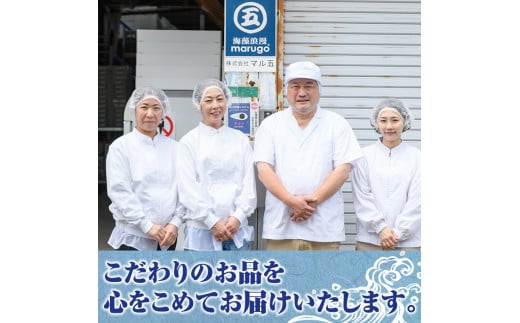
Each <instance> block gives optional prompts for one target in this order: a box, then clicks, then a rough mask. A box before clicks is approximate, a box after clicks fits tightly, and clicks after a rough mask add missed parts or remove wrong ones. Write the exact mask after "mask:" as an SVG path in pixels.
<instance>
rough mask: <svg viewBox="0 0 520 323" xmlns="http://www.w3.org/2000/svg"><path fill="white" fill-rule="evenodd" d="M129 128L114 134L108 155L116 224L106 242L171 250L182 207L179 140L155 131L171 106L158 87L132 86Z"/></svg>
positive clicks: (109, 189)
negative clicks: (131, 123) (132, 116)
mask: <svg viewBox="0 0 520 323" xmlns="http://www.w3.org/2000/svg"><path fill="white" fill-rule="evenodd" d="M126 109H132V110H135V122H136V126H135V129H133V131H131V132H129V133H127V134H125V135H123V136H121V137H119V138H117V139H116V140H115V141H114V142H113V143H112V144H111V145H110V147H109V150H108V154H107V160H106V176H107V193H108V197H109V198H110V200H111V202H112V203H111V204H110V206H109V209H110V212H111V213H112V215H113V217H114V220H115V227H114V230H113V231H112V234H111V235H110V238H109V240H108V244H109V245H110V246H112V247H113V248H114V249H117V250H166V249H167V250H175V246H176V244H177V233H178V228H179V226H180V224H181V223H182V213H183V208H182V205H180V204H179V203H178V202H179V201H178V195H177V176H176V172H175V169H176V163H177V162H176V158H177V153H178V150H177V149H178V145H179V144H178V143H177V142H176V141H175V140H173V139H171V138H168V137H166V136H164V135H163V134H161V133H159V130H158V126H159V124H160V123H161V121H162V120H163V118H164V116H165V114H166V113H167V112H169V110H170V103H169V101H168V97H167V96H166V95H165V93H164V92H163V91H162V90H160V89H157V88H153V87H143V88H138V89H135V90H134V91H133V93H132V95H131V96H130V98H129V100H128V102H127V104H126Z"/></svg>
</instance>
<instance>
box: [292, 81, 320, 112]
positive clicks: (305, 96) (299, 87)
mask: <svg viewBox="0 0 520 323" xmlns="http://www.w3.org/2000/svg"><path fill="white" fill-rule="evenodd" d="M319 100H320V91H319V86H318V83H317V82H316V81H315V80H311V79H304V78H300V79H294V80H291V81H289V83H288V84H287V101H288V102H289V104H290V105H291V107H292V108H293V112H294V113H296V114H300V115H308V114H312V113H314V112H315V111H316V109H317V108H318V101H319Z"/></svg>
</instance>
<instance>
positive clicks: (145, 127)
mask: <svg viewBox="0 0 520 323" xmlns="http://www.w3.org/2000/svg"><path fill="white" fill-rule="evenodd" d="M162 115H163V108H162V105H161V103H159V101H157V100H156V99H155V98H147V99H144V100H142V101H141V102H139V104H138V105H137V106H136V107H135V122H136V126H135V128H136V129H137V130H138V131H139V132H141V133H142V134H145V135H147V136H149V137H151V138H153V137H155V135H156V134H157V127H158V126H159V123H161V118H162Z"/></svg>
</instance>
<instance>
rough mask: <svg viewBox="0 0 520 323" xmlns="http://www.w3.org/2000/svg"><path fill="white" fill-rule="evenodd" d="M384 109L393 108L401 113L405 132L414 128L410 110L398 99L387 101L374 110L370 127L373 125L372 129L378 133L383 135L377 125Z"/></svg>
mask: <svg viewBox="0 0 520 323" xmlns="http://www.w3.org/2000/svg"><path fill="white" fill-rule="evenodd" d="M384 108H392V109H395V110H396V111H397V112H399V114H400V115H401V117H402V118H403V123H404V128H403V132H405V131H406V130H409V129H411V128H412V122H413V115H412V113H411V112H410V110H409V109H408V108H407V107H405V106H404V104H403V102H401V101H400V100H398V99H385V100H383V101H381V102H380V103H379V104H378V105H377V106H376V107H375V108H374V109H373V110H372V116H371V118H370V125H372V128H374V130H375V131H376V132H377V133H379V134H380V133H381V131H380V130H379V126H378V125H377V118H378V117H379V113H380V112H381V110H383V109H384Z"/></svg>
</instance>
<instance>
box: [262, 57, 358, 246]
mask: <svg viewBox="0 0 520 323" xmlns="http://www.w3.org/2000/svg"><path fill="white" fill-rule="evenodd" d="M285 83H286V91H287V101H288V102H289V107H288V108H287V109H285V110H283V111H280V112H277V113H274V114H272V115H271V116H269V117H268V118H266V119H265V120H264V121H263V122H262V124H261V125H260V127H259V129H258V131H257V133H256V136H255V146H254V161H255V163H256V166H257V169H258V177H259V179H260V181H261V182H262V183H263V184H264V185H265V187H266V189H267V192H266V200H265V213H264V221H263V231H262V238H263V239H265V240H266V249H267V250H338V249H339V247H340V242H341V241H344V240H345V228H344V206H343V205H344V201H343V195H342V193H341V187H342V185H343V184H344V183H345V181H346V180H347V179H348V177H349V172H350V168H351V164H352V163H353V162H354V161H355V160H356V159H358V158H360V157H361V149H360V147H359V144H358V142H357V139H356V137H355V135H354V132H353V131H352V127H351V126H350V124H349V123H348V122H347V121H346V120H345V119H344V118H343V117H342V116H340V115H339V114H337V113H334V112H331V111H328V110H323V109H321V108H320V106H319V100H320V94H321V87H322V82H321V71H320V69H319V67H318V66H316V65H315V64H314V63H312V62H306V61H302V62H296V63H293V64H291V65H289V66H288V67H287V69H286V73H285Z"/></svg>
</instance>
